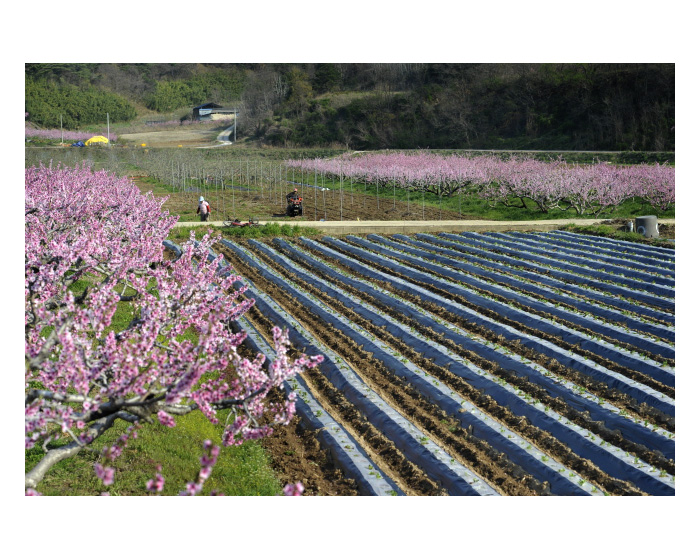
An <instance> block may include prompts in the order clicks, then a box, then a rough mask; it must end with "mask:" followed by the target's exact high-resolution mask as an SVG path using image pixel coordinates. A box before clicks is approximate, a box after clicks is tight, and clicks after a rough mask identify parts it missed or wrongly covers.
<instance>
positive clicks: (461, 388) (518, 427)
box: [288, 248, 674, 488]
mask: <svg viewBox="0 0 700 560" xmlns="http://www.w3.org/2000/svg"><path fill="white" fill-rule="evenodd" d="M336 249H337V248H336ZM288 256H292V253H290V254H289V255H288ZM324 258H325V257H324ZM354 258H357V257H356V256H355V257H354ZM326 260H327V261H331V262H332V264H333V266H336V267H339V268H340V269H343V270H345V272H347V273H349V274H352V275H356V274H357V270H354V271H353V270H351V269H349V268H348V267H345V266H344V265H342V264H341V263H340V262H339V261H336V260H332V259H328V258H326ZM375 268H380V267H375ZM385 272H387V271H386V270H385ZM343 287H344V288H345V289H347V290H348V291H350V292H353V293H354V295H355V296H357V297H361V298H362V299H364V300H365V301H368V302H369V303H371V304H372V305H375V306H376V307H379V308H380V309H382V311H384V312H386V313H388V314H390V315H392V316H394V318H396V319H397V320H399V321H402V322H403V323H405V324H408V325H409V326H411V327H413V328H414V329H416V330H417V331H418V332H421V334H423V335H425V336H427V337H429V338H431V339H433V340H435V341H436V342H439V343H440V344H443V345H446V346H448V347H449V348H450V349H451V350H452V351H454V352H456V353H457V354H460V355H462V356H463V357H465V358H467V359H468V360H470V361H471V362H473V363H475V364H476V365H478V366H479V367H482V368H484V369H486V370H487V371H490V372H491V373H493V374H494V375H497V376H499V377H502V378H503V379H505V380H507V381H509V382H510V383H513V384H514V385H516V386H517V387H518V388H519V389H521V390H523V391H524V392H526V393H528V394H530V395H531V396H532V397H534V398H536V399H538V400H540V401H542V402H544V403H547V404H548V405H549V406H551V407H552V409H554V410H557V411H558V412H560V413H561V414H562V415H564V416H566V417H567V418H569V419H570V420H572V421H574V422H575V423H576V424H579V425H580V426H582V427H584V428H586V429H588V430H590V431H591V432H593V433H596V434H597V435H598V436H600V437H601V438H603V439H605V440H607V441H610V442H611V443H613V444H615V445H617V446H619V447H621V448H623V449H625V450H627V451H631V452H634V453H636V454H638V455H639V456H640V457H642V458H643V459H644V460H645V461H647V462H650V463H651V464H653V465H655V466H657V467H658V468H660V469H664V470H666V471H667V472H673V469H674V465H673V462H672V461H667V460H666V459H663V458H660V457H658V456H657V454H655V453H654V452H652V451H649V450H648V449H646V448H645V447H643V446H640V445H636V444H632V443H630V442H627V441H625V440H624V439H623V438H621V437H620V435H619V434H617V433H613V432H611V431H610V430H606V429H605V428H603V427H602V426H601V425H599V424H598V423H596V422H592V421H591V420H590V418H588V417H587V416H586V415H585V414H581V413H580V412H578V411H576V410H574V409H572V407H570V406H569V405H566V404H565V403H564V402H563V401H561V400H559V399H554V398H551V397H549V395H548V394H547V393H546V391H544V390H542V389H541V388H540V387H538V386H537V385H536V384H533V383H529V382H528V381H526V380H523V379H521V378H517V377H516V376H515V375H513V374H512V372H508V371H505V370H503V369H502V368H500V367H499V366H498V364H496V363H492V362H488V361H486V360H484V359H482V358H481V357H480V356H477V355H475V354H473V353H471V352H469V351H466V350H463V349H462V348H460V347H459V346H457V345H455V344H454V343H452V342H450V341H447V340H445V338H444V337H442V336H441V335H440V334H438V333H434V332H433V331H432V330H431V329H429V328H426V327H424V326H422V325H420V324H419V323H417V322H414V321H411V320H408V319H406V318H405V317H403V316H402V315H401V314H400V312H397V311H395V310H393V309H391V308H387V307H386V306H383V305H382V304H381V303H380V302H378V301H375V300H373V298H371V297H370V296H368V295H367V294H364V295H363V294H362V293H361V292H359V291H357V290H354V289H353V288H351V287H349V286H347V285H345V286H343ZM381 287H382V288H384V289H387V290H388V291H391V292H393V293H394V294H395V295H398V296H400V297H402V298H405V299H407V300H410V301H413V303H416V304H418V305H422V306H424V307H425V306H426V305H425V302H421V300H420V298H418V297H416V296H415V295H414V294H409V293H407V292H402V291H398V290H396V289H394V288H393V287H391V285H390V284H386V283H385V284H382V285H381ZM423 287H425V288H427V289H430V288H431V287H429V286H423ZM433 291H436V290H434V289H433ZM441 295H443V296H444V297H450V295H449V294H446V293H442V294H441ZM460 303H462V304H463V305H465V304H468V302H465V301H460ZM475 310H477V311H480V312H482V313H483V312H484V310H480V309H479V308H476V309H475ZM431 311H433V312H436V311H439V313H438V314H439V315H440V316H441V317H443V318H445V319H446V320H448V321H451V322H453V323H455V324H458V325H459V326H460V327H462V328H464V329H466V330H467V331H471V332H473V333H474V334H476V335H477V336H479V337H482V338H485V339H486V340H490V341H492V342H497V343H498V344H500V345H504V346H507V347H512V348H513V349H514V350H516V351H517V350H518V348H517V347H516V346H509V345H508V344H506V341H504V340H503V339H502V337H498V336H497V335H495V333H492V332H490V331H488V330H487V329H484V328H481V327H477V326H476V325H473V324H470V323H469V322H467V321H464V320H463V319H462V318H460V317H456V316H454V315H453V314H451V313H449V312H446V311H445V310H436V309H435V308H434V307H433V308H431ZM343 313H344V314H347V313H346V312H343ZM501 320H502V318H501ZM513 326H515V327H516V328H520V329H521V330H526V329H525V328H524V326H523V325H520V324H518V323H514V324H513ZM377 335H378V336H382V333H381V331H380V332H378V333H377ZM384 336H386V335H384ZM397 349H399V351H400V352H401V353H402V354H403V355H404V356H407V357H409V358H410V359H411V360H412V361H414V363H417V364H419V365H421V367H424V368H425V367H426V364H424V363H421V360H420V358H418V360H416V357H415V356H414V355H415V352H412V351H411V349H410V348H407V347H406V346H405V345H404V346H403V347H402V348H399V346H397ZM532 354H533V353H532V352H530V353H529V355H528V357H531V356H532ZM541 358H544V359H540V360H539V361H540V362H541V365H543V366H545V367H550V366H551V365H552V362H553V361H554V360H551V359H549V358H546V357H541ZM536 361H538V360H536ZM555 363H556V362H555ZM557 365H558V366H560V368H561V367H563V366H561V365H560V364H557ZM428 367H430V364H428ZM433 375H435V376H436V377H438V378H440V379H441V380H442V381H444V382H446V383H448V384H450V383H449V380H450V378H452V383H453V385H452V386H451V388H453V389H454V390H455V391H457V392H459V393H460V394H463V395H465V396H466V397H467V398H469V399H470V400H472V401H473V402H476V403H477V404H478V406H482V407H483V406H487V407H488V406H492V403H489V401H488V400H486V401H483V396H478V395H475V394H474V393H473V390H471V391H470V389H469V388H468V387H467V386H465V384H464V382H463V381H461V380H459V379H454V375H453V374H451V373H450V372H449V371H447V370H445V372H442V374H441V372H440V371H439V368H438V369H437V370H435V369H434V370H433ZM475 399H476V400H475ZM620 400H621V402H622V403H624V402H625V400H624V399H620ZM626 404H627V405H628V408H629V409H631V410H633V411H634V412H635V414H640V415H645V414H646V413H649V409H648V408H645V407H638V406H633V405H632V404H631V403H630V402H627V403H626ZM495 406H496V408H495V409H493V410H495V411H497V412H495V413H493V414H492V415H493V416H496V417H498V418H501V419H502V420H504V421H506V423H508V417H509V416H508V414H509V413H508V412H507V411H503V410H499V407H498V406H497V405H495ZM489 412H490V413H491V410H489ZM655 412H656V415H655V416H652V417H649V416H646V417H645V418H644V419H645V420H647V421H648V420H652V419H653V420H652V421H656V422H660V423H665V422H664V420H665V418H664V417H663V415H660V414H659V413H658V411H655ZM522 421H523V420H522V419H518V422H517V423H516V424H514V425H511V426H510V427H511V429H514V430H515V431H518V432H521V435H523V437H527V435H525V434H526V433H527V432H523V431H522V430H525V429H529V430H530V433H529V435H530V437H531V438H532V437H534V438H535V441H537V440H538V439H539V441H540V443H541V444H542V445H544V447H543V449H544V448H546V449H550V450H551V448H552V447H551V446H552V445H553V441H551V440H553V438H551V436H548V435H547V434H546V433H544V434H539V431H538V430H537V429H536V428H534V427H532V426H530V425H529V423H527V422H526V423H524V424H521V422H522ZM673 427H674V426H673V424H671V423H667V428H668V429H671V430H673ZM554 441H555V440H554ZM547 442H549V443H547ZM560 451H561V450H560ZM562 452H563V451H562ZM570 453H571V452H570V450H565V452H563V454H562V455H560V456H557V458H558V459H559V460H560V461H562V462H563V463H564V464H567V465H572V463H570V462H569V461H571V459H570V458H568V456H569V454H570ZM555 456H556V455H555ZM578 460H580V458H578ZM574 462H576V461H574ZM589 467H590V465H589ZM588 476H589V477H590V478H589V479H590V480H592V481H595V482H597V483H598V484H600V485H601V486H602V487H604V488H605V487H607V485H608V484H610V483H611V481H610V480H609V477H607V475H605V474H604V473H602V472H600V471H599V470H598V469H597V468H595V467H593V469H592V470H591V471H589V472H588ZM612 484H613V486H615V485H616V484H617V483H616V482H615V483H612Z"/></svg>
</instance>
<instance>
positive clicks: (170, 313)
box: [25, 166, 322, 488]
mask: <svg viewBox="0 0 700 560" xmlns="http://www.w3.org/2000/svg"><path fill="white" fill-rule="evenodd" d="M163 202H164V200H163V199H156V198H155V197H153V196H152V194H151V193H148V194H146V195H143V194H141V193H140V191H139V189H138V188H137V187H136V186H135V185H134V184H133V183H132V182H131V181H129V180H128V179H126V178H119V177H116V176H114V175H112V174H110V173H107V172H105V171H97V172H93V171H91V170H90V169H89V168H88V167H87V166H83V167H80V166H76V167H75V168H68V167H63V166H58V167H53V166H49V167H45V166H41V167H38V168H37V167H32V168H29V169H27V170H26V172H25V364H26V365H25V387H26V390H25V447H26V448H32V447H34V446H35V445H37V444H38V443H41V442H48V441H49V440H52V439H53V440H55V439H57V438H59V437H60V436H61V435H63V436H68V437H70V440H71V442H70V443H68V444H66V445H65V446H63V447H61V448H58V449H51V450H49V449H47V447H46V446H45V445H44V447H43V448H44V450H45V452H46V454H45V455H44V457H43V458H42V460H41V461H40V462H39V464H38V465H37V467H35V468H34V469H33V470H32V471H31V472H30V473H28V474H27V475H26V476H25V485H26V486H27V487H32V488H33V487H35V486H36V484H37V483H38V482H39V481H40V480H41V478H42V477H43V476H44V475H45V473H46V471H47V470H48V469H49V468H50V467H51V466H53V465H54V464H55V463H56V462H58V461H59V460H62V459H63V458H66V457H67V456H68V455H69V454H70V453H74V452H77V451H79V449H81V448H82V447H84V446H85V445H87V444H88V443H90V442H92V441H94V440H96V439H97V438H99V437H100V436H101V435H102V434H103V433H104V432H105V431H106V430H107V429H108V428H110V427H111V426H113V425H114V422H115V421H116V420H117V419H121V420H125V421H126V422H127V423H130V425H128V428H127V429H125V431H124V433H123V435H122V437H120V438H119V439H118V441H117V443H116V444H115V445H113V446H111V447H106V448H105V449H104V450H103V453H102V456H103V459H104V464H102V463H97V464H96V466H95V471H96V474H97V475H98V477H99V478H101V479H102V481H103V482H104V483H105V484H110V483H111V482H112V480H113V475H114V471H113V470H112V467H108V466H106V463H107V462H109V461H114V460H115V459H116V458H117V457H118V456H119V454H120V453H121V449H122V448H123V446H124V445H126V442H127V440H128V438H129V436H130V435H131V436H132V437H135V436H136V427H138V426H139V425H140V423H141V422H143V421H144V420H147V419H150V418H151V417H156V418H157V420H158V421H159V422H160V423H161V424H163V425H165V426H168V427H173V426H175V424H176V423H175V420H174V418H173V416H177V415H182V414H187V413H189V412H191V411H193V410H197V409H199V410H201V411H202V412H203V413H204V415H205V416H206V417H207V418H209V420H210V421H211V422H213V423H218V422H219V420H218V418H217V416H216V412H217V411H219V410H229V411H230V412H229V417H232V418H233V420H232V421H231V422H230V423H227V425H226V426H225V427H224V435H223V444H224V445H237V444H240V443H242V442H243V441H245V440H247V439H256V438H259V437H262V436H264V435H267V434H269V433H270V432H271V430H272V427H271V425H270V423H265V422H263V421H262V417H263V414H264V413H265V412H266V411H268V410H269V411H270V412H271V414H270V417H271V418H272V420H271V424H276V423H277V424H278V423H286V422H289V420H290V419H291V417H292V415H293V413H294V395H289V396H288V397H286V398H285V397H281V399H280V400H279V402H272V400H271V395H270V391H271V390H272V389H274V388H275V387H280V386H281V384H282V383H283V382H284V381H285V380H287V379H289V378H291V377H293V376H295V375H297V374H298V373H300V372H302V371H303V370H304V369H306V368H308V367H314V366H315V365H317V364H318V363H319V362H320V361H321V359H322V357H320V356H316V357H308V356H305V355H302V356H301V357H299V358H298V359H296V360H290V359H289V358H288V356H287V349H288V347H289V339H288V337H287V333H286V332H283V331H282V330H280V329H277V328H276V329H275V330H274V333H273V334H274V347H275V350H276V352H277V355H276V357H275V359H274V360H272V363H271V364H270V365H269V367H268V368H265V366H264V364H265V359H264V357H262V356H258V358H256V359H254V360H249V359H247V358H243V357H242V356H240V355H239V353H238V347H239V345H240V344H241V343H242V342H243V340H244V339H245V336H246V334H245V333H244V332H234V330H233V329H232V328H231V324H232V321H233V320H235V319H237V318H238V317H240V316H241V315H242V314H243V313H244V312H245V311H247V310H248V309H250V307H251V306H252V305H253V304H254V300H252V299H245V298H244V292H245V288H242V289H239V290H236V289H234V288H233V284H234V282H236V281H237V280H239V279H240V278H239V277H237V276H234V275H231V274H221V273H220V272H221V271H220V270H218V269H219V267H220V264H221V259H222V257H219V258H218V259H216V260H214V261H212V262H209V261H208V259H207V255H208V253H209V250H210V248H211V247H212V245H213V244H214V243H216V242H217V239H216V238H214V237H211V236H210V235H206V236H205V237H204V238H203V239H202V240H201V242H200V243H199V244H197V243H195V240H194V235H192V237H191V239H190V241H189V242H187V243H185V244H184V246H183V252H182V255H181V256H180V257H179V258H177V259H176V260H174V261H170V260H168V259H166V258H165V255H164V252H163V240H164V239H165V238H166V236H167V235H168V232H169V230H170V229H171V228H172V227H173V225H174V224H175V223H176V221H177V217H176V216H171V215H169V213H168V212H167V211H164V210H163V209H162V205H163ZM223 272H224V273H226V272H229V270H228V269H227V268H225V267H224V268H223ZM118 309H120V312H121V315H123V314H124V312H126V313H127V323H128V324H124V320H123V319H121V321H122V323H119V324H117V323H116V322H115V317H116V315H115V314H116V312H117V310H118ZM205 376H206V379H205ZM154 484H155V482H154Z"/></svg>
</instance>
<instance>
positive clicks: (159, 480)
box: [146, 473, 165, 492]
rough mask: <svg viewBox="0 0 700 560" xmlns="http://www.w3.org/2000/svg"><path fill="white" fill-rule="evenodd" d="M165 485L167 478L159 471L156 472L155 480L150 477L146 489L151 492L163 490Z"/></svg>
mask: <svg viewBox="0 0 700 560" xmlns="http://www.w3.org/2000/svg"><path fill="white" fill-rule="evenodd" d="M163 486H165V479H164V478H163V475H162V474H160V473H158V474H156V478H155V480H153V479H150V480H149V481H148V482H147V483H146V490H148V491H149V492H162V491H163Z"/></svg>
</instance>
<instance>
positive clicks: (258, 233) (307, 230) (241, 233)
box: [168, 223, 323, 243]
mask: <svg viewBox="0 0 700 560" xmlns="http://www.w3.org/2000/svg"><path fill="white" fill-rule="evenodd" d="M209 229H212V230H214V232H215V233H218V232H221V233H222V234H223V236H224V237H226V238H236V239H248V238H263V237H300V236H302V235H320V234H322V233H323V232H322V231H321V230H319V229H317V228H313V227H304V226H300V225H298V224H293V225H292V224H285V223H281V224H280V223H269V224H264V225H261V226H258V227H248V226H246V227H222V228H218V227H212V226H211V225H210V224H207V225H201V226H195V227H189V226H176V227H174V228H173V229H171V230H170V233H169V234H168V239H170V240H171V241H173V242H175V243H181V242H184V241H187V240H188V239H189V238H190V231H194V232H195V238H196V239H202V237H203V236H204V235H205V234H206V233H207V231H208V230H209Z"/></svg>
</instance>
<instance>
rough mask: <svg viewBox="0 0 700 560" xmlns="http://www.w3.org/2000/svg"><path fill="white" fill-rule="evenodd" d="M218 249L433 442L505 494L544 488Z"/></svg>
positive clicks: (532, 492)
mask: <svg viewBox="0 0 700 560" xmlns="http://www.w3.org/2000/svg"><path fill="white" fill-rule="evenodd" d="M249 248H251V247H249ZM251 249H252V248H251ZM224 254H225V256H226V258H227V259H230V260H229V262H231V263H233V264H234V267H235V268H236V270H237V271H238V272H239V273H241V274H242V275H244V276H245V277H246V278H248V279H249V280H251V281H252V282H254V283H255V285H256V286H257V287H258V288H260V289H261V290H263V291H264V292H265V293H266V294H268V295H270V296H271V297H273V298H274V299H275V300H276V301H277V302H278V303H280V304H281V305H282V306H283V307H285V309H286V310H287V311H288V312H289V313H290V314H291V315H293V316H294V318H295V319H296V320H298V321H299V322H300V323H302V324H303V325H304V327H305V328H307V329H308V330H309V331H311V332H312V333H313V334H314V336H316V337H317V338H318V339H319V340H321V341H322V342H323V343H324V344H326V345H328V346H330V347H332V348H333V349H334V351H335V352H337V353H338V354H340V355H341V356H342V357H343V359H345V360H346V361H347V362H348V363H349V364H350V365H351V366H352V367H353V368H354V369H355V371H356V372H357V373H358V375H360V376H361V377H362V379H363V381H364V382H365V383H367V385H369V386H370V387H371V388H372V389H373V390H374V391H375V392H377V393H378V394H379V395H380V396H381V397H382V398H383V399H384V400H385V401H386V402H387V403H389V404H390V405H391V406H392V407H393V408H394V409H395V410H397V411H398V412H399V413H401V414H402V415H403V416H404V417H406V418H408V419H409V420H410V421H411V422H413V423H414V424H415V425H416V426H417V427H419V428H420V429H422V430H423V431H424V432H425V433H427V434H429V435H430V436H431V437H432V438H433V440H434V441H435V443H437V444H438V445H440V446H441V447H442V448H443V449H445V450H446V451H447V452H448V453H450V454H451V455H452V456H453V457H455V458H457V459H458V460H460V461H461V462H462V463H463V464H464V465H465V466H466V467H467V468H470V469H472V470H474V472H476V473H477V474H478V475H479V476H481V477H483V478H484V479H485V480H486V481H488V482H489V484H491V485H492V486H493V487H494V488H496V489H497V490H498V491H499V492H501V493H503V494H507V495H542V494H547V493H548V490H547V487H546V485H544V484H542V483H540V482H539V481H538V480H536V479H535V478H533V477H532V476H531V475H529V474H527V473H526V472H525V471H523V469H522V468H520V467H519V466H517V465H515V464H513V463H512V462H511V461H510V460H509V459H508V458H507V457H506V456H505V455H504V454H502V453H499V452H497V451H496V450H494V449H493V448H492V447H491V446H490V445H488V444H487V443H486V442H484V441H482V440H481V439H478V438H476V437H474V436H472V435H471V434H470V433H469V431H468V430H467V429H464V428H462V427H461V426H459V425H458V424H457V422H456V421H455V420H454V419H452V418H450V417H449V416H447V415H446V414H445V412H444V411H443V410H442V409H440V408H439V407H438V406H437V405H435V404H432V403H429V402H427V401H426V400H425V399H424V398H423V396H422V395H421V394H420V393H419V392H418V391H417V390H415V389H414V388H412V387H410V386H407V384H406V383H405V381H404V380H403V379H401V378H400V377H398V376H397V375H395V374H394V373H393V372H391V371H390V370H389V369H387V368H386V366H385V365H384V364H383V363H382V362H381V361H380V360H378V359H377V358H374V357H373V355H372V354H371V353H369V352H366V351H365V350H363V349H362V347H361V346H359V345H358V344H357V343H355V342H354V341H353V340H352V339H350V338H349V337H347V336H346V335H345V334H344V333H343V332H342V331H340V330H338V329H335V328H333V327H331V326H330V325H328V324H327V323H325V321H323V320H321V319H319V318H318V317H317V316H316V315H315V314H313V313H311V312H310V311H309V310H307V309H306V307H305V306H303V305H301V304H299V303H298V302H296V301H295V300H294V298H290V297H289V294H288V293H287V292H284V291H282V290H281V289H279V288H278V287H277V286H276V285H274V284H273V283H271V282H268V281H266V280H265V279H264V278H262V277H261V276H260V275H259V274H257V273H256V272H255V271H254V270H253V269H252V267H248V266H247V265H246V264H245V263H243V262H242V261H240V259H238V258H237V257H236V256H235V255H234V254H232V253H231V252H230V251H224ZM258 256H259V255H258ZM239 267H240V268H239ZM283 273H284V274H285V275H288V274H289V273H290V271H288V270H285V271H283Z"/></svg>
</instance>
